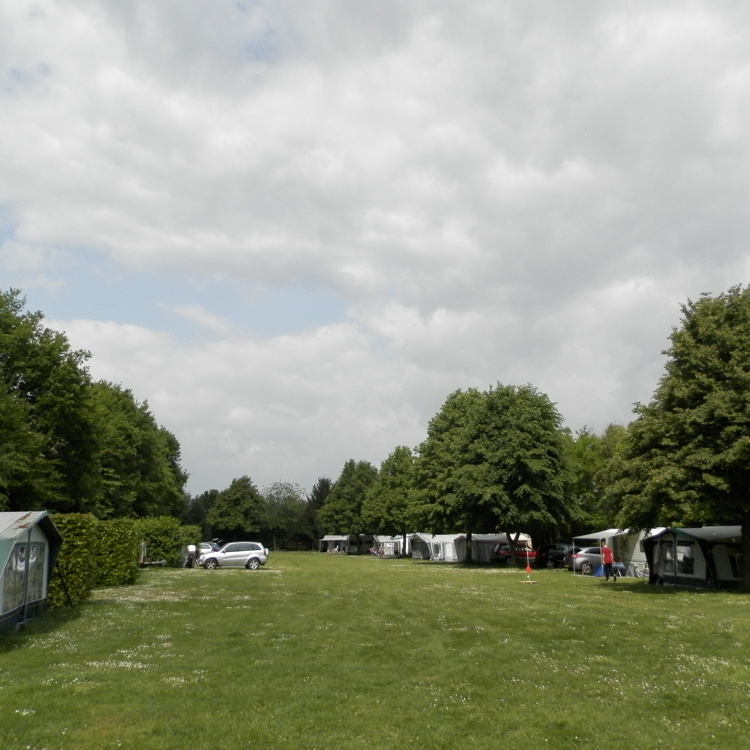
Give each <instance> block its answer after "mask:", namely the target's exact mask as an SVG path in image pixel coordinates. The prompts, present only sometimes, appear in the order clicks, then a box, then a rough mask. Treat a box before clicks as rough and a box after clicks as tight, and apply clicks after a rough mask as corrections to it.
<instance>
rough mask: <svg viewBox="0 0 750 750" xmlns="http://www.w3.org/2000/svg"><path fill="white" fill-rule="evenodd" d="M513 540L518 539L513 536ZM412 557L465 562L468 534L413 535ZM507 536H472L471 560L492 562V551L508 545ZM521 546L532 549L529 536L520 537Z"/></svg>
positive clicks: (521, 535)
mask: <svg viewBox="0 0 750 750" xmlns="http://www.w3.org/2000/svg"><path fill="white" fill-rule="evenodd" d="M511 537H512V538H513V539H515V538H516V535H515V534H512V535H511ZM409 538H410V541H411V556H412V557H413V558H416V559H419V560H439V561H441V562H464V561H465V560H466V551H467V548H466V534H424V533H420V534H411V536H410V537H409ZM507 543H508V537H507V536H506V535H505V534H472V535H471V558H472V560H473V561H474V562H490V561H491V560H492V551H493V550H494V548H495V547H496V546H497V545H498V544H507ZM518 544H519V546H524V545H525V546H528V547H531V537H530V536H529V535H528V534H519V535H518Z"/></svg>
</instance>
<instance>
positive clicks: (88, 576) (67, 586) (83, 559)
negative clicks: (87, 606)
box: [47, 513, 98, 608]
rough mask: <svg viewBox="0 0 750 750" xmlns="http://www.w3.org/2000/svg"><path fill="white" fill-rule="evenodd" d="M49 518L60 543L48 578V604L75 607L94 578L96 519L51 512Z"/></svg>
mask: <svg viewBox="0 0 750 750" xmlns="http://www.w3.org/2000/svg"><path fill="white" fill-rule="evenodd" d="M52 520H53V521H54V523H55V526H57V529H58V530H59V532H60V533H61V534H62V537H63V544H62V547H61V548H60V552H59V554H58V556H57V561H56V564H55V569H54V571H53V574H52V576H51V578H50V582H49V589H48V592H47V605H48V606H49V607H50V608H53V607H65V606H68V605H69V606H75V605H77V604H81V602H85V601H86V599H88V597H89V596H90V594H91V590H92V589H93V588H94V583H95V581H96V556H95V554H94V552H95V550H96V540H97V525H98V521H97V520H96V518H94V516H92V515H91V514H90V513H67V514H65V515H54V516H52Z"/></svg>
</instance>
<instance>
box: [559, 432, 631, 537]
mask: <svg viewBox="0 0 750 750" xmlns="http://www.w3.org/2000/svg"><path fill="white" fill-rule="evenodd" d="M626 434H627V429H626V428H625V427H623V426H622V425H616V424H610V425H608V426H607V428H606V429H605V431H604V433H603V434H602V435H597V434H596V433H594V432H593V431H592V430H590V429H589V428H588V427H584V428H583V429H581V430H579V431H578V432H577V433H576V434H575V435H573V434H572V433H571V432H570V431H569V430H564V431H563V436H564V442H565V454H566V464H567V468H568V474H567V477H568V481H567V485H566V488H565V494H566V496H567V497H569V498H573V499H574V500H575V501H576V505H577V506H578V508H579V509H580V514H579V515H578V517H576V518H575V521H576V524H577V525H583V524H585V525H586V526H587V527H588V528H592V527H598V528H607V527H610V526H613V525H614V523H615V516H616V515H617V509H614V508H612V507H611V505H610V504H609V503H608V500H607V497H608V496H607V493H606V489H607V486H608V485H609V484H610V483H611V479H610V477H609V468H610V465H611V462H612V460H613V458H614V457H615V455H616V454H617V451H618V449H619V447H620V446H621V445H622V442H623V440H624V439H625V436H626Z"/></svg>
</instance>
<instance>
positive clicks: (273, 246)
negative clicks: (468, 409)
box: [0, 0, 750, 489]
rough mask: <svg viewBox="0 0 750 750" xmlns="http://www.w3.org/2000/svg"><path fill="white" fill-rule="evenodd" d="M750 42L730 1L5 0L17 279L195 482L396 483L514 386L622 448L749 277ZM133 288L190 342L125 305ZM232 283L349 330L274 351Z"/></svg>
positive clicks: (275, 341) (2, 43)
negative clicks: (407, 455) (433, 444)
mask: <svg viewBox="0 0 750 750" xmlns="http://www.w3.org/2000/svg"><path fill="white" fill-rule="evenodd" d="M749 21H750V10H748V9H747V8H745V6H744V5H742V4H737V3H731V2H722V1H721V0H720V1H719V2H715V3H710V4H709V3H705V2H697V1H696V2H677V1H676V0H675V1H674V2H671V1H666V0H665V1H663V2H656V3H649V4H636V5H633V4H627V5H622V4H613V3H596V4H595V3H560V2H557V0H550V1H549V2H538V3H517V4H498V3H496V2H489V1H487V2H484V1H482V0H475V1H472V2H469V3H463V4H459V3H455V2H447V1H445V0H442V1H439V2H429V3H427V2H421V1H420V0H415V1H414V2H410V3H403V2H395V0H385V1H384V2H382V3H377V4H372V3H367V4H362V3H360V4H353V3H351V2H345V1H344V0H320V2H316V3H305V2H299V1H298V0H286V1H281V2H277V1H274V2H270V1H266V0H259V2H253V3H244V2H237V3H230V2H213V3H207V2H205V1H204V0H180V1H179V2H177V0H164V1H163V2H159V3H153V2H145V0H135V1H134V2H130V3H122V2H117V1H116V0H98V1H97V2H90V3H86V4H81V3H79V2H71V1H70V0H55V1H54V2H53V0H38V2H36V3H35V5H34V6H33V8H32V7H31V6H29V5H28V4H27V3H26V2H23V1H22V0H8V2H5V3H3V4H2V5H1V6H0V111H1V112H2V113H3V114H2V115H0V160H2V163H3V169H2V170H1V171H0V207H2V208H3V209H4V212H3V215H7V216H9V217H11V221H12V225H13V237H12V238H11V239H8V240H6V242H5V245H4V246H3V248H2V255H1V256H0V263H1V264H2V265H1V266H0V268H2V270H3V273H4V274H5V275H6V276H7V278H9V279H11V280H13V281H15V282H17V283H16V285H21V286H23V287H24V288H26V287H30V288H34V289H39V290H43V289H47V290H48V292H49V300H50V304H52V305H53V306H55V317H56V318H58V319H59V320H60V321H61V322H60V323H59V325H61V326H62V327H63V328H65V329H66V330H67V331H68V333H69V335H70V336H71V338H73V339H75V340H76V341H78V340H80V342H81V343H76V344H75V345H76V346H82V347H86V348H90V349H91V350H92V351H93V352H94V359H93V360H92V369H95V371H96V372H98V373H101V374H100V375H98V376H99V377H105V378H107V379H112V380H115V381H116V382H123V384H125V385H126V386H127V387H130V388H132V389H133V391H134V392H135V393H136V395H138V396H139V397H141V398H146V397H147V398H148V399H149V402H150V403H152V405H153V406H154V408H155V409H156V410H157V413H158V416H159V418H160V419H161V421H162V422H163V423H164V424H165V426H167V427H168V428H169V429H171V430H172V431H174V432H175V434H177V436H178V438H179V439H180V440H181V442H182V444H183V449H184V452H185V455H186V468H187V470H188V471H190V472H191V473H192V474H193V476H194V477H200V478H201V481H209V478H210V481H211V482H214V483H216V484H220V483H221V482H222V481H223V482H224V483H225V484H226V483H228V481H229V480H230V479H231V478H232V476H235V475H237V474H239V473H246V472H247V473H251V474H256V473H258V472H260V473H262V474H263V476H264V477H265V476H267V477H268V480H269V481H273V480H275V479H285V478H289V479H292V480H294V481H300V482H303V481H305V482H309V481H310V477H314V476H315V475H316V474H317V473H329V474H330V473H335V472H336V471H338V469H339V468H340V466H341V465H343V462H344V461H345V460H346V459H347V458H350V457H354V458H359V457H363V458H370V459H371V460H379V459H381V458H383V457H384V456H385V454H387V452H388V451H389V450H390V449H391V448H393V447H395V445H397V444H399V443H406V444H414V443H416V442H418V441H419V440H420V439H421V437H422V434H421V433H423V431H424V429H425V427H426V422H427V420H428V419H429V417H430V416H432V414H433V413H434V411H435V410H437V408H438V407H439V406H440V404H441V402H442V400H443V399H444V398H445V396H446V395H447V393H448V392H450V391H451V390H453V389H455V388H458V387H467V386H470V385H476V386H479V387H486V386H487V385H489V384H491V383H494V382H496V381H501V382H504V383H513V382H516V383H523V382H531V383H533V384H534V385H536V386H537V387H539V388H540V389H542V390H544V391H546V392H548V393H549V395H550V397H551V398H552V399H553V400H555V401H557V402H558V404H559V406H560V408H561V411H562V412H563V415H564V416H565V417H566V418H567V420H568V422H569V423H571V426H573V427H576V426H582V425H583V424H589V425H592V426H595V427H596V428H602V427H603V426H605V425H606V423H607V422H608V421H610V420H626V419H628V418H629V416H630V409H631V405H632V402H633V401H635V400H646V399H648V397H649V395H650V393H651V391H652V390H653V388H654V387H655V385H656V379H657V378H658V376H659V374H660V372H661V366H662V360H661V355H660V352H661V350H662V349H663V348H664V347H665V345H666V340H667V336H668V334H669V331H670V328H671V326H672V325H674V324H675V323H676V322H677V320H678V317H679V304H680V303H681V302H684V301H685V300H686V299H687V298H688V297H695V296H697V295H698V294H699V293H700V292H702V291H704V290H707V291H713V292H718V291H722V290H724V289H726V288H728V287H729V286H731V285H733V284H736V283H741V282H744V281H745V280H746V279H747V274H748V260H747V250H746V238H747V236H748V234H749V230H750V226H749V222H750V218H749V216H748V212H747V205H746V204H747V195H748V188H749V186H750V173H749V170H750V167H749V166H748V165H750V158H748V157H750V153H748V149H749V148H750V146H749V145H748V143H747V139H746V137H745V129H744V128H743V123H744V122H745V121H746V119H747V117H746V115H747V113H748V111H749V106H748V105H749V102H750V95H748V87H747V85H746V84H747V81H748V76H750V52H748V50H750V38H749V37H750V31H748V29H750V23H748V22H749ZM83 258H86V259H87V260H88V261H90V260H91V259H100V260H101V264H102V268H106V269H107V272H106V273H105V272H103V271H100V272H99V273H98V275H96V277H95V282H96V283H97V284H98V286H99V288H98V294H96V295H93V294H91V295H86V294H85V292H84V293H83V294H82V293H81V289H80V288H79V286H80V284H79V285H76V283H75V282H76V280H77V279H80V277H82V274H81V269H80V263H83V262H85V261H84V260H82V259H83ZM77 264H78V265H77ZM128 274H129V276H128ZM125 276H128V278H130V279H146V280H148V281H149V283H148V284H146V283H145V282H144V285H143V286H144V292H143V293H144V294H147V293H148V295H149V298H148V302H149V304H150V305H151V307H149V308H146V309H152V308H153V309H159V310H166V311H168V312H170V313H171V314H172V318H167V319H161V320H160V321H158V322H157V321H156V320H154V321H153V323H152V325H150V326H149V324H148V321H144V319H143V316H140V317H139V318H138V325H134V320H135V316H132V317H130V318H129V317H128V316H127V313H126V312H123V310H125V311H127V309H128V304H125V303H123V302H122V301H121V302H120V305H119V307H118V308H117V309H116V310H115V309H114V308H113V307H112V305H110V303H109V302H108V299H107V298H108V297H111V299H112V300H115V299H116V298H117V295H118V292H117V289H118V283H119V282H120V280H121V279H122V278H124V277H125ZM92 278H94V276H93V275H92ZM160 280H163V282H164V285H165V286H166V285H167V283H169V287H170V294H169V295H167V294H166V293H165V294H163V295H161V296H160V295H159V293H158V292H156V291H154V289H153V288H154V287H158V282H159V281H160ZM208 281H210V282H211V284H212V285H213V286H212V288H213V289H215V288H216V285H218V286H219V287H221V285H222V284H224V285H226V286H225V287H224V288H226V289H227V290H228V289H229V288H230V285H231V288H232V289H233V290H234V289H236V288H240V289H243V290H245V294H246V296H247V300H251V299H253V298H255V297H257V296H259V295H262V293H263V290H264V289H267V288H268V287H273V288H294V287H295V285H298V287H299V288H304V289H307V290H312V292H313V294H311V295H310V297H309V298H308V299H316V298H317V297H316V295H318V296H319V297H320V298H321V299H323V298H326V299H331V298H335V299H337V300H341V301H342V303H341V308H342V309H346V310H347V315H346V317H344V316H343V315H342V316H340V319H339V320H338V322H335V321H334V324H332V325H328V326H321V325H319V323H320V320H319V319H318V318H315V320H314V321H313V322H311V323H310V324H309V325H305V324H304V321H299V319H297V323H296V327H295V328H294V329H293V330H289V335H287V336H278V335H276V331H274V333H273V336H272V337H268V336H267V337H266V338H263V335H262V331H261V326H259V325H254V324H253V321H252V320H250V321H249V322H248V319H249V318H252V314H251V313H252V311H253V310H254V308H252V305H251V304H250V303H249V302H248V303H247V304H246V305H245V307H244V308H243V309H241V310H239V311H237V310H234V311H232V312H227V309H226V307H223V306H221V305H219V304H217V302H216V300H215V298H214V299H212V298H211V297H210V296H209V295H208V293H207V292H205V288H206V287H207V283H204V282H208ZM92 283H93V282H92ZM132 283H134V282H132ZM132 283H131V284H129V285H128V289H127V292H128V294H130V295H131V297H130V298H129V299H128V303H130V306H131V307H133V306H134V303H131V302H130V300H132V299H134V295H133V289H132ZM180 284H185V287H184V289H185V291H184V294H183V295H182V296H180V294H179V291H176V290H179V289H180ZM146 287H149V291H148V292H147V291H146ZM66 289H67V290H68V291H69V292H70V295H71V299H69V300H67V298H66V296H65V294H66ZM73 290H75V293H76V295H77V296H78V301H75V300H74V299H72V295H73ZM122 294H124V292H122ZM85 299H88V300H89V301H90V300H91V299H93V300H94V303H91V304H96V305H101V306H102V309H101V313H100V314H99V315H92V314H91V310H90V307H89V308H86V310H83V306H82V301H81V300H85ZM284 299H285V302H284V304H289V302H288V300H289V297H288V296H287V297H285V298H284ZM63 300H67V301H66V305H67V307H66V309H63V305H62V301H63ZM239 307H241V305H239ZM279 317H281V316H279ZM105 321H111V322H105ZM186 323H192V324H193V325H195V326H196V327H197V328H198V329H199V330H200V332H201V335H202V336H203V338H202V339H201V340H200V341H199V342H197V343H196V342H193V343H190V344H185V343H183V341H184V339H183V337H181V336H178V335H177V330H178V328H179V327H180V326H184V325H185V324H186ZM170 326H172V327H170ZM181 330H182V329H181ZM283 330H287V329H283ZM248 331H251V332H252V333H248ZM206 337H208V338H206ZM178 342H180V343H178ZM217 447H218V448H217ZM246 464H252V465H246ZM204 477H205V478H206V479H205V480H204V479H203V478H204ZM199 489H202V487H199Z"/></svg>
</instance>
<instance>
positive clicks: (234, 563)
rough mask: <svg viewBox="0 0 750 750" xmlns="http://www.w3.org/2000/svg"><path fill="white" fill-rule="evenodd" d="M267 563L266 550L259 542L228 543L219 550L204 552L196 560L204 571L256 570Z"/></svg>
mask: <svg viewBox="0 0 750 750" xmlns="http://www.w3.org/2000/svg"><path fill="white" fill-rule="evenodd" d="M266 562H268V550H267V549H266V548H265V547H264V546H263V545H262V544H261V543H260V542H229V544H225V545H224V546H223V547H222V548H221V549H219V550H212V551H210V552H204V553H203V554H202V555H201V556H200V559H199V560H198V565H202V566H203V567H204V568H205V569H206V570H213V569H214V568H247V569H248V570H258V568H259V567H260V566H261V565H265V564H266Z"/></svg>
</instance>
